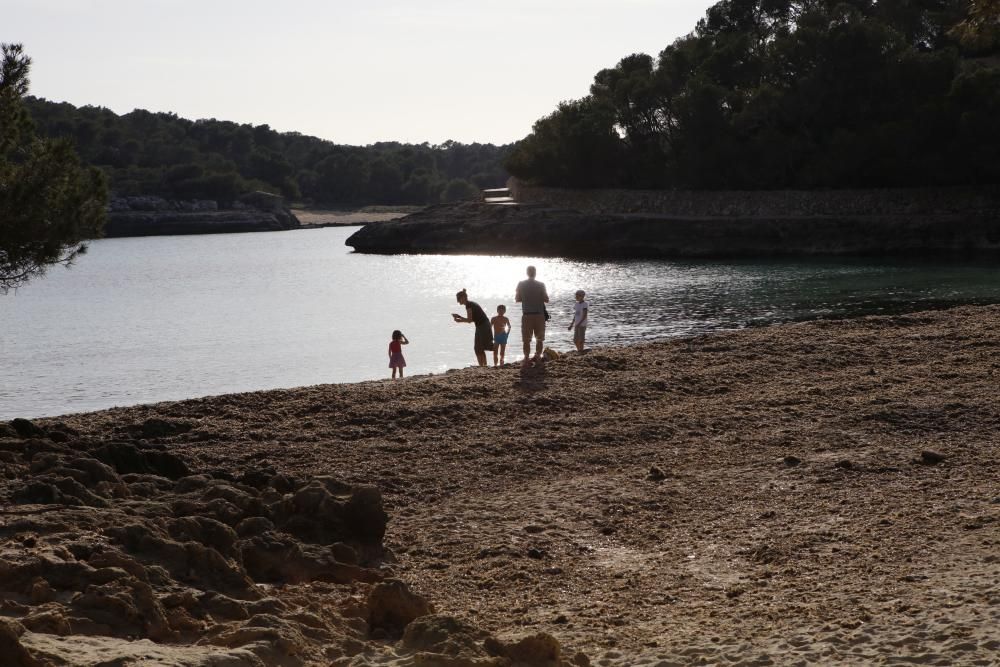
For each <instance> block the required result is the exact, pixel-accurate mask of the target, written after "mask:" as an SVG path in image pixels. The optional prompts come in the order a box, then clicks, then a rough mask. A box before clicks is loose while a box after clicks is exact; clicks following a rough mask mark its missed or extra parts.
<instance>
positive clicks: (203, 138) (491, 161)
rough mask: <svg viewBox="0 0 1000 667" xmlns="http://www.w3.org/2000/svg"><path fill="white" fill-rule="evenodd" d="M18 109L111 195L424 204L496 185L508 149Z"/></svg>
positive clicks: (39, 104) (170, 117) (67, 108)
mask: <svg viewBox="0 0 1000 667" xmlns="http://www.w3.org/2000/svg"><path fill="white" fill-rule="evenodd" d="M27 106H28V108H29V110H30V112H31V115H32V116H33V117H34V119H35V122H36V124H37V125H38V127H39V130H40V132H41V133H42V134H44V135H45V136H48V137H52V138H56V137H58V138H62V139H66V140H68V141H71V142H73V144H74V145H75V146H76V147H77V149H78V150H79V152H80V155H81V156H82V158H83V160H84V162H85V163H87V164H90V165H94V166H96V167H99V168H100V169H101V170H102V171H103V172H104V173H105V174H106V175H107V176H108V178H109V181H110V184H111V187H112V189H113V191H114V193H115V194H117V195H119V196H127V195H140V194H155V195H159V196H163V197H167V198H175V199H216V200H219V201H221V202H223V203H226V202H229V201H232V200H233V199H235V198H236V197H238V196H239V195H240V194H242V193H244V192H247V191H250V190H265V191H268V192H273V193H276V194H281V195H284V196H285V197H286V198H288V199H291V200H298V199H300V198H305V199H308V200H310V201H313V202H316V203H320V204H428V203H435V202H438V201H442V198H443V197H444V196H445V194H446V191H448V186H449V184H450V183H451V182H452V181H454V180H456V179H458V180H461V181H465V182H468V183H471V184H473V185H474V186H475V187H476V188H480V189H481V188H488V187H499V186H502V185H503V184H504V183H505V182H506V180H507V177H508V175H507V172H506V170H505V169H504V168H503V164H502V163H503V159H504V158H505V157H506V155H507V153H508V152H509V150H510V146H494V145H492V144H460V143H457V142H452V141H448V142H445V143H444V144H441V145H440V146H431V145H428V144H420V145H409V144H400V143H395V142H384V143H377V144H373V145H371V146H345V145H338V144H334V143H332V142H329V141H324V140H322V139H317V138H315V137H308V136H305V135H302V134H299V133H297V132H284V133H281V132H276V131H275V130H273V129H271V128H270V127H269V126H267V125H257V126H252V125H240V124H237V123H232V122H228V121H221V120H215V119H210V120H197V121H191V120H187V119H184V118H179V117H178V116H177V115H175V114H172V113H151V112H149V111H144V110H141V109H137V110H135V111H133V112H131V113H127V114H124V115H121V116H119V115H117V114H115V113H113V112H112V111H110V110H108V109H103V108H99V107H80V108H77V107H74V106H72V105H70V104H57V103H53V102H49V101H46V100H41V99H33V98H29V99H28V100H27ZM449 192H450V193H451V195H449V196H452V195H454V193H455V192H456V190H455V188H454V187H452V188H451V190H450V191H449ZM466 192H469V193H471V190H466Z"/></svg>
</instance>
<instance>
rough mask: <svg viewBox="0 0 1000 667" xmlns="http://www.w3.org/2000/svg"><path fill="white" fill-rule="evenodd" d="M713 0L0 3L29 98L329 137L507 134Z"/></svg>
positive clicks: (650, 48)
mask: <svg viewBox="0 0 1000 667" xmlns="http://www.w3.org/2000/svg"><path fill="white" fill-rule="evenodd" d="M711 4H712V2H710V1H709V0H659V1H654V0H508V1H507V2H504V3H493V2H491V3H487V2H482V1H481V0H423V1H421V0H407V1H403V0H357V1H352V2H344V1H342V0H284V1H275V0H266V1H265V0H0V5H2V7H3V23H2V24H0V41H2V42H21V43H23V44H24V46H25V49H26V51H27V52H28V55H29V56H31V58H32V60H33V61H34V64H33V67H32V73H31V93H32V94H33V95H37V96H39V97H45V98H47V99H50V100H56V101H66V102H70V103H72V104H75V105H78V106H82V105H85V104H91V105H96V106H104V107H108V108H110V109H112V110H114V111H115V112H117V113H126V112H128V111H131V110H132V109H135V108H142V109H149V110H151V111H173V112H175V113H177V114H178V115H180V116H182V117H185V118H192V119H194V118H218V119H220V120H223V119H224V120H233V121H237V122H241V123H253V124H255V125H259V124H263V123H267V124H269V125H270V126H271V127H273V128H275V129H277V130H280V131H293V130H294V131H297V132H301V133H303V134H310V135H316V136H319V137H323V138H325V139H330V140H332V141H335V142H337V143H347V144H368V143H372V142H375V141H381V140H397V141H406V142H422V141H429V142H431V143H440V142H442V141H445V140H447V139H454V140H456V141H462V142H472V141H480V142H493V143H505V142H509V141H514V140H517V139H520V138H521V137H523V136H524V135H526V134H527V133H528V132H529V131H530V129H531V125H532V123H533V122H534V121H535V120H537V119H538V118H540V117H541V116H544V115H546V114H548V113H550V112H551V111H552V110H553V109H554V108H555V106H556V104H557V103H558V102H560V101H561V100H566V99H571V98H577V97H582V96H583V95H585V94H586V93H587V91H588V88H589V86H590V83H591V80H592V78H593V76H594V74H595V73H597V71H598V70H600V69H602V68H604V67H611V66H613V65H614V64H615V63H617V62H618V60H620V59H621V58H622V57H623V56H626V55H628V54H630V53H634V52H645V53H649V54H651V55H654V56H655V55H656V54H658V53H659V52H660V50H662V49H663V48H664V47H665V46H667V45H668V44H670V43H671V42H673V41H674V40H675V39H676V38H677V37H680V36H681V35H684V34H687V33H688V32H690V31H691V30H692V29H693V28H694V26H695V23H696V22H697V20H698V19H699V18H701V17H702V16H703V15H704V12H705V10H706V9H707V8H708V7H709V6H710V5H711Z"/></svg>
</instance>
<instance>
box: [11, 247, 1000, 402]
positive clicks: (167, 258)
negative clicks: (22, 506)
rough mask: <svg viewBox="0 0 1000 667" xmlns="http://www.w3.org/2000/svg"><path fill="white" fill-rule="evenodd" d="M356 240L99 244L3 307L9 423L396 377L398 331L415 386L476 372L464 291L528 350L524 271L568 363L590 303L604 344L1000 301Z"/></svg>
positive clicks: (869, 275)
mask: <svg viewBox="0 0 1000 667" xmlns="http://www.w3.org/2000/svg"><path fill="white" fill-rule="evenodd" d="M353 231H354V229H352V228H339V229H337V228H328V229H320V230H313V231H294V232H277V233H267V234H226V235H211V236H174V237H149V238H135V239H106V240H101V241H97V242H95V243H93V244H92V245H91V249H90V252H89V253H88V254H87V255H86V256H84V257H83V258H81V260H80V261H79V263H78V264H77V265H76V266H74V267H73V268H71V269H69V270H65V269H62V268H59V267H57V268H54V269H52V270H51V271H50V272H49V274H48V275H47V276H46V277H45V278H43V279H41V280H38V281H36V282H34V283H32V284H30V285H28V286H27V287H25V288H23V289H21V290H19V291H18V292H17V293H16V294H14V293H10V294H8V295H7V296H0V419H10V418H13V417H16V416H24V417H37V416H47V415H57V414H64V413H69V412H81V411H87V410H95V409H99V408H106V407H111V406H115V405H130V404H135V403H145V402H153V401H162V400H171V399H181V398H190V397H194V396H201V395H209V394H221V393H227V392H236V391H247V390H254V389H266V388H274V387H293V386H300V385H310V384H319V383H327V382H350V381H357V380H367V379H374V378H382V377H388V375H389V370H388V368H387V365H388V360H387V354H386V347H387V346H388V343H389V339H390V334H391V332H392V330H393V329H401V330H402V331H403V332H404V333H405V334H406V335H407V336H408V337H409V338H410V340H411V344H410V345H409V346H408V347H407V348H405V353H406V359H407V363H408V364H409V366H408V367H407V369H406V370H407V374H408V375H410V374H417V373H428V372H441V371H444V370H446V369H448V368H455V367H461V366H465V365H468V364H471V363H472V362H473V361H474V356H473V353H472V340H473V328H472V326H471V325H468V324H461V325H460V324H455V323H453V322H452V320H451V317H450V313H452V312H461V311H460V307H459V306H458V305H457V304H456V303H455V298H454V294H455V292H456V291H458V290H459V289H461V288H462V287H465V288H467V289H468V290H469V295H470V298H471V299H473V300H475V301H478V302H479V303H480V304H481V305H482V306H483V307H484V308H485V309H486V310H487V312H489V313H491V314H492V313H493V312H495V308H496V305H497V304H499V303H505V304H507V305H508V307H509V308H510V312H509V313H508V315H511V316H512V317H511V319H512V321H513V322H514V324H515V329H514V331H513V333H512V336H511V341H512V342H514V345H513V346H512V347H513V348H519V347H520V346H519V345H518V344H517V342H516V341H518V340H519V328H518V325H517V323H518V321H519V317H520V311H519V308H518V307H515V306H514V304H513V292H514V286H515V285H516V283H517V281H518V280H520V279H521V278H522V277H523V274H524V267H525V266H526V265H527V264H529V263H534V264H536V265H537V266H538V269H539V279H541V280H543V281H544V282H545V283H546V284H547V285H548V287H549V293H550V295H551V296H552V300H553V304H552V307H551V308H550V310H551V312H552V315H553V321H552V322H551V323H550V327H551V328H550V330H549V331H550V335H549V337H548V338H549V340H548V341H547V342H548V343H549V344H550V345H552V346H553V347H555V348H556V349H570V348H572V340H571V334H570V332H568V331H566V329H565V327H566V326H567V325H568V324H569V321H570V316H571V312H572V301H573V292H574V291H575V290H576V289H578V288H582V289H585V290H587V292H588V300H589V301H590V303H591V313H592V314H591V318H592V320H591V327H590V330H589V331H588V333H587V336H588V343H589V344H592V345H608V344H624V343H632V342H636V341H642V340H651V339H656V338H664V337H670V336H682V335H690V334H695V333H703V332H708V331H713V330H719V329H735V328H741V327H745V326H750V325H754V324H764V323H771V322H778V321H788V320H799V319H808V318H816V317H836V316H841V315H857V314H867V313H883V312H898V311H901V310H917V309H923V308H928V307H936V306H940V305H950V304H954V303H996V302H1000V276H998V272H997V271H995V270H994V269H993V267H992V266H990V265H986V264H977V265H968V264H964V265H963V264H934V265H927V264H920V263H916V262H913V263H904V262H893V263H889V264H887V263H878V262H874V261H869V262H843V261H838V262H822V263H819V262H735V263H734V262H725V263H723V262H649V261H634V262H581V261H570V260H558V259H534V258H525V257H472V256H444V255H437V256H421V255H413V256H396V257H388V256H376V255H355V254H352V253H350V251H349V249H348V248H347V247H345V246H344V239H346V238H347V236H348V235H349V234H350V233H351V232H353ZM463 314H464V313H463ZM553 325H554V326H553ZM511 352H512V354H511V356H510V357H509V358H508V360H514V359H516V358H518V357H519V356H520V352H519V351H518V350H517V349H512V350H511Z"/></svg>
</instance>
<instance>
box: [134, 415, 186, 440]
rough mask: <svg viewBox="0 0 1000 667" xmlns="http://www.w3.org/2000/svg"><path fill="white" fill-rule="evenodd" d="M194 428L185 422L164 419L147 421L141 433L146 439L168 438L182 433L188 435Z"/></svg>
mask: <svg viewBox="0 0 1000 667" xmlns="http://www.w3.org/2000/svg"><path fill="white" fill-rule="evenodd" d="M192 428H193V426H192V425H191V424H188V423H184V422H170V421H166V420H164V419H147V420H146V421H145V422H143V424H142V426H141V427H140V429H139V431H140V433H141V434H142V437H144V438H168V437H170V436H174V435H180V434H181V433H187V432H188V431H190V430H191V429H192Z"/></svg>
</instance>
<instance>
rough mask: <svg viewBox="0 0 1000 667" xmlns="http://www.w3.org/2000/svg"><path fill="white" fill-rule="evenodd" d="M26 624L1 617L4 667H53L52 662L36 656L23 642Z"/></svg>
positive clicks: (0, 652) (0, 629) (1, 648)
mask: <svg viewBox="0 0 1000 667" xmlns="http://www.w3.org/2000/svg"><path fill="white" fill-rule="evenodd" d="M24 632H25V630H24V626H23V625H21V624H20V623H18V622H17V621H13V620H11V619H8V618H2V617H0V656H3V665H4V667H51V665H52V663H50V662H49V661H47V660H45V661H43V660H38V659H36V658H34V657H33V656H32V655H31V654H30V653H28V651H27V649H25V648H24V646H23V645H22V644H21V639H20V638H21V635H23V634H24Z"/></svg>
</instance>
